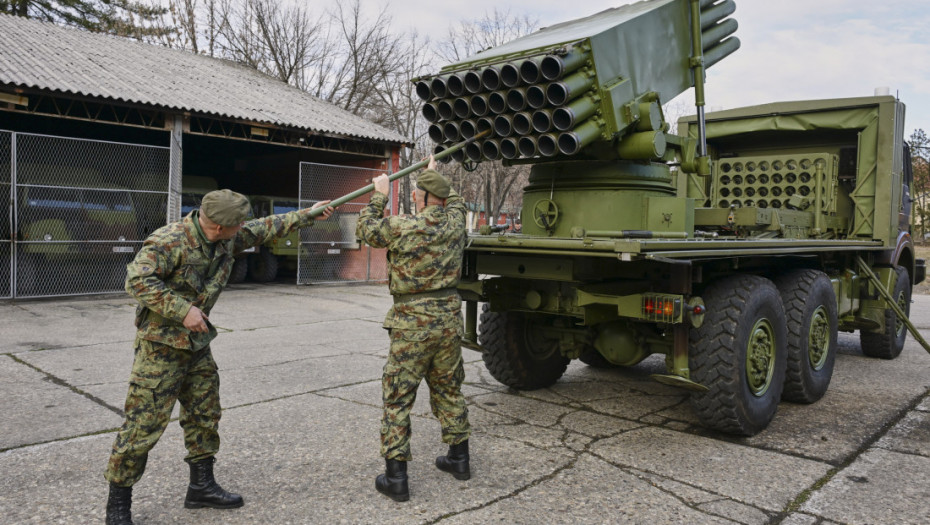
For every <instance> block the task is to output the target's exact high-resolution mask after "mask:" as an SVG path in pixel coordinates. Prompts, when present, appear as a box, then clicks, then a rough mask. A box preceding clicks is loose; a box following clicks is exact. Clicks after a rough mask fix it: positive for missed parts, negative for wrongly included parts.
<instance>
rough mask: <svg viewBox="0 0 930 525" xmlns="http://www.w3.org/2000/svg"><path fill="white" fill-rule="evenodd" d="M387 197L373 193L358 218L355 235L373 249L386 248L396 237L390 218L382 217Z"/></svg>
mask: <svg viewBox="0 0 930 525" xmlns="http://www.w3.org/2000/svg"><path fill="white" fill-rule="evenodd" d="M386 204H387V195H385V194H383V193H380V192H377V191H376V192H374V193H372V195H371V201H370V202H369V203H368V205H367V206H365V207H364V208H362V211H361V212H359V216H358V226H357V227H356V228H355V235H356V237H358V238H359V239H361V240H363V241H365V243H366V244H368V245H369V246H372V247H374V248H387V247H388V246H389V245H390V244H391V241H393V240H394V239H395V238H396V237H397V230H396V228H394V227H393V225H392V221H391V219H392V217H387V218H385V217H384V206H385V205H386Z"/></svg>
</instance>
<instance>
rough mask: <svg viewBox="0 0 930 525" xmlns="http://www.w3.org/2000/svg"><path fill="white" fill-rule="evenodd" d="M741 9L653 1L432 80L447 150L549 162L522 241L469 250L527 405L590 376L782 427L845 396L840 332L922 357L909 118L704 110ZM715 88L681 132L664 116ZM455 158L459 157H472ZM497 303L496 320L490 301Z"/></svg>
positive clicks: (872, 346) (786, 106)
mask: <svg viewBox="0 0 930 525" xmlns="http://www.w3.org/2000/svg"><path fill="white" fill-rule="evenodd" d="M734 9H735V4H734V3H733V2H732V1H731V0H723V1H718V0H650V1H644V2H638V3H635V4H632V5H629V6H624V7H619V8H616V9H609V10H607V11H604V12H602V13H598V14H597V15H594V16H591V17H588V18H583V19H579V20H575V21H570V22H565V23H562V24H557V25H554V26H551V27H548V28H546V29H543V30H540V31H538V32H536V33H534V34H532V35H528V36H526V37H523V38H520V39H517V40H514V41H512V42H509V43H507V44H504V45H502V46H499V47H497V48H492V49H489V50H486V51H482V52H481V53H479V54H477V55H475V56H473V57H470V58H469V59H467V60H465V61H463V62H460V63H456V64H451V65H448V66H446V67H445V68H443V69H442V70H441V71H440V72H439V74H437V75H435V76H432V77H428V78H421V79H416V83H417V86H416V87H417V93H418V94H419V95H420V96H421V98H423V100H424V107H423V114H424V116H426V117H427V118H428V119H430V120H432V121H433V125H432V126H431V133H430V136H431V137H433V138H434V139H435V140H436V141H437V142H438V143H439V144H438V149H439V150H442V149H443V148H446V147H449V146H450V145H451V144H452V143H454V142H457V141H459V140H461V139H468V138H470V137H471V136H474V135H475V134H476V133H480V132H482V131H484V130H488V129H490V130H492V133H493V135H492V136H491V138H484V139H483V140H478V141H476V142H473V143H471V144H469V145H468V147H466V148H465V150H464V155H465V157H462V156H459V157H458V159H460V160H465V158H466V157H467V159H468V160H470V161H473V162H480V161H482V160H486V159H501V158H502V159H504V162H505V163H512V164H518V163H519V164H530V165H532V170H531V173H530V178H529V184H528V185H527V186H526V188H525V189H524V194H523V209H522V214H521V217H522V232H521V233H520V234H513V233H502V234H497V233H494V232H492V231H490V230H489V229H486V230H485V231H484V232H482V233H480V234H475V235H470V237H469V241H468V246H467V248H466V253H465V261H464V262H465V264H464V270H463V279H462V282H461V284H460V292H461V294H462V297H463V298H464V299H465V301H466V303H465V304H466V306H465V313H466V316H465V318H466V321H465V325H466V326H465V332H466V334H465V340H466V341H465V344H466V345H467V346H471V347H473V348H475V349H478V350H480V351H481V352H482V356H483V359H484V362H485V364H486V366H487V368H488V370H489V371H490V372H491V374H492V375H493V376H494V377H495V378H496V379H497V380H499V381H500V382H502V383H504V384H506V385H508V386H510V387H513V388H516V389H535V388H542V387H547V386H549V385H552V384H553V383H554V382H556V381H557V380H558V379H559V378H560V377H561V375H562V374H563V373H564V372H565V369H566V366H567V365H568V363H569V362H570V361H571V360H572V359H580V360H582V361H583V362H585V363H587V364H589V365H591V366H596V367H628V366H634V365H636V364H638V363H640V362H642V361H643V360H645V359H646V358H648V357H649V356H651V355H653V354H659V355H664V365H665V366H664V368H665V371H664V373H658V374H654V375H653V377H654V378H655V379H656V380H657V381H660V382H662V383H666V384H670V385H675V386H678V387H681V388H684V389H687V390H689V391H690V392H691V401H692V405H693V407H694V409H695V412H696V413H697V415H698V417H699V419H700V421H701V422H702V423H703V424H704V425H705V426H707V427H709V428H712V429H715V430H719V431H722V432H727V433H733V434H740V435H752V434H755V433H757V432H759V431H761V430H763V429H764V428H765V427H766V426H767V425H768V424H769V422H770V421H771V420H772V418H773V417H774V415H775V412H776V409H777V407H778V404H779V402H780V401H781V400H783V399H784V400H788V401H792V402H799V403H813V402H815V401H817V400H818V399H820V398H821V397H822V396H823V395H824V393H825V392H826V390H827V388H828V386H829V383H830V379H831V376H832V372H833V367H834V362H835V358H836V352H837V333H838V331H839V330H842V331H847V332H851V331H856V330H858V331H859V334H860V341H861V346H862V351H863V353H864V354H866V355H867V356H872V357H877V358H882V359H893V358H895V357H897V356H898V354H899V353H900V352H901V350H902V348H903V346H904V340H905V337H906V335H907V330H908V328H912V327H911V326H910V322H909V321H908V320H907V312H908V310H909V306H910V299H911V289H912V286H913V285H914V284H916V283H919V282H921V281H923V279H924V277H925V267H924V263H923V261H922V260H919V259H916V257H915V251H914V246H913V243H912V240H911V235H910V225H909V214H910V206H911V200H910V188H909V186H910V184H911V172H910V166H911V164H910V156H909V152H908V146H907V144H906V143H905V142H904V140H903V136H904V104H903V103H902V102H901V101H899V100H896V99H895V98H894V97H890V96H874V97H863V98H850V99H835V100H818V101H806V102H789V103H778V104H767V105H762V106H756V107H750V108H743V109H738V110H732V111H723V112H719V113H715V114H710V115H707V116H706V117H705V115H704V113H703V105H704V100H703V78H704V69H705V68H707V67H710V66H712V65H713V64H714V63H716V62H718V61H719V60H722V59H723V58H724V57H726V56H727V55H728V54H730V53H732V52H734V51H735V50H736V49H738V47H739V42H738V40H736V39H735V38H732V37H730V36H729V35H731V34H732V33H733V32H734V31H736V22H735V20H732V19H728V18H727V17H728V16H729V15H730V14H731V13H732V12H733V11H734ZM692 86H693V87H695V91H696V95H695V96H696V102H697V106H698V115H697V116H695V117H690V118H685V119H682V120H681V121H680V122H679V131H678V132H679V133H680V135H676V134H672V133H670V132H669V129H670V126H669V124H668V122H666V120H665V117H664V115H663V113H662V104H664V103H666V102H668V101H670V100H671V99H672V98H673V97H675V96H677V95H678V94H679V93H681V92H683V91H685V90H686V89H688V88H690V87H692ZM453 158H456V157H455V156H453ZM479 302H481V303H484V307H483V312H482V313H481V314H480V327H479V323H478V303H479Z"/></svg>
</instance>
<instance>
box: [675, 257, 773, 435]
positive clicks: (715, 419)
mask: <svg viewBox="0 0 930 525" xmlns="http://www.w3.org/2000/svg"><path fill="white" fill-rule="evenodd" d="M702 296H703V299H704V304H705V305H706V308H707V313H706V314H705V315H704V322H703V324H702V325H701V326H700V327H699V328H692V329H691V332H690V338H691V351H690V352H689V356H688V363H689V366H690V368H691V379H693V380H694V381H696V382H698V383H700V384H702V385H704V386H706V387H707V388H708V389H709V390H708V391H706V392H695V393H693V394H692V395H691V403H692V405H693V406H694V409H695V411H696V412H697V414H698V417H699V418H700V420H701V422H702V423H703V424H704V425H705V426H707V427H709V428H712V429H714V430H719V431H721V432H726V433H729V434H739V435H744V436H751V435H754V434H756V433H758V432H759V431H761V430H763V429H764V428H765V427H766V426H768V424H769V422H770V421H771V420H772V418H773V417H774V416H775V411H776V410H777V408H778V401H779V400H780V399H781V392H782V388H783V386H784V381H785V365H786V344H787V328H786V322H785V309H784V307H783V306H782V301H781V296H780V295H779V293H778V289H776V288H775V285H774V284H772V282H771V281H769V280H768V279H765V278H763V277H758V276H755V275H736V276H733V277H727V278H724V279H720V280H718V281H716V282H714V283H711V285H710V286H708V287H707V289H706V290H705V291H704V293H703V294H702Z"/></svg>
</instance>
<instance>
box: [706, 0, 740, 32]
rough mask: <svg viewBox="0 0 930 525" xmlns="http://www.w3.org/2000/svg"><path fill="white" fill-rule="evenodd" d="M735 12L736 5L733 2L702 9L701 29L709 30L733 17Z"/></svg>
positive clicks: (728, 0)
mask: <svg viewBox="0 0 930 525" xmlns="http://www.w3.org/2000/svg"><path fill="white" fill-rule="evenodd" d="M701 7H703V6H701ZM734 11H736V4H735V3H734V2H733V0H724V1H723V2H721V3H719V4H717V5H715V6H713V7H711V8H709V9H702V10H701V29H702V30H704V29H707V28H708V27H710V26H712V25H714V24H716V23H717V22H719V21H721V20H723V19H724V18H726V17H728V16H730V15H732V14H733V12H734Z"/></svg>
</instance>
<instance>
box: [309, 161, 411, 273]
mask: <svg viewBox="0 0 930 525" xmlns="http://www.w3.org/2000/svg"><path fill="white" fill-rule="evenodd" d="M381 173H384V170H375V169H369V168H356V167H351V166H334V165H331V164H317V163H311V162H301V163H300V207H301V208H306V207H309V206H312V205H313V204H315V203H317V202H319V201H321V200H326V199H335V198H337V197H341V196H343V195H345V194H347V193H350V192H352V191H354V190H357V189H358V188H360V187H362V186H365V185H366V184H369V183H370V182H371V179H372V178H374V177H376V176H378V175H380V174H381ZM368 200H369V196H368V195H363V196H361V197H359V198H358V199H355V200H354V201H351V202H347V203H345V204H343V205H342V206H339V208H337V209H336V213H334V214H333V216H332V217H330V218H329V220H326V221H317V222H316V223H314V225H313V227H312V228H301V230H300V250H299V252H298V256H297V284H310V283H334V282H350V281H356V282H362V281H383V280H384V279H387V263H386V259H385V250H383V249H374V248H371V247H370V246H367V245H361V244H360V243H359V242H358V239H356V237H355V226H356V224H357V223H358V216H359V212H360V211H361V209H362V208H363V207H364V206H365V205H366V204H368ZM387 209H388V210H390V209H392V208H391V206H390V205H388V206H387Z"/></svg>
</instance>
